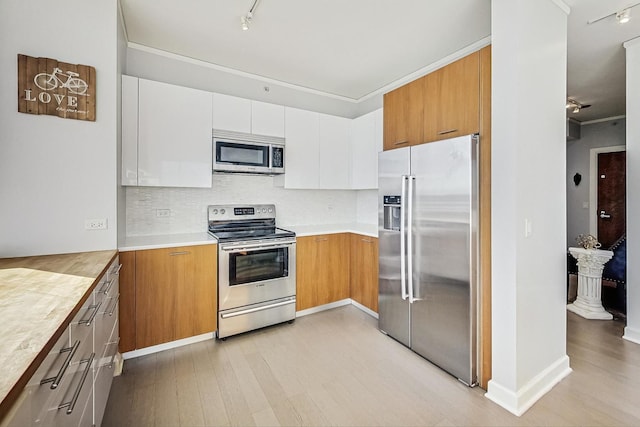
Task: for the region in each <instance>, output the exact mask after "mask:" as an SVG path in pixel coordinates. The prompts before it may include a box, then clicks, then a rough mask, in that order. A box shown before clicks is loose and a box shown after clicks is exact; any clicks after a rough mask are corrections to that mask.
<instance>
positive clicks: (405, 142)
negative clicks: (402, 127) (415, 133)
mask: <svg viewBox="0 0 640 427" xmlns="http://www.w3.org/2000/svg"><path fill="white" fill-rule="evenodd" d="M408 142H409V141H408V140H406V139H405V140H404V141H398V142H396V143H394V144H393V145H402V144H407V143H408Z"/></svg>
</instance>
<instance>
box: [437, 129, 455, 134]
mask: <svg viewBox="0 0 640 427" xmlns="http://www.w3.org/2000/svg"><path fill="white" fill-rule="evenodd" d="M457 130H458V129H447V130H441V131H440V132H438V135H446V134H448V133H453V132H456V131H457Z"/></svg>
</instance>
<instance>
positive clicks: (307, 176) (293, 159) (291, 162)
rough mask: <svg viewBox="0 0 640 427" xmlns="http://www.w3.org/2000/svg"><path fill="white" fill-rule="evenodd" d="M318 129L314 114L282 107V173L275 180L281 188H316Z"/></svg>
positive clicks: (317, 120) (317, 180) (318, 123)
mask: <svg viewBox="0 0 640 427" xmlns="http://www.w3.org/2000/svg"><path fill="white" fill-rule="evenodd" d="M319 126H320V120H319V114H318V113H314V112H312V111H306V110H300V109H297V108H289V107H285V138H286V145H285V153H284V160H285V165H284V167H285V173H284V175H280V176H279V177H277V178H276V179H277V181H276V182H279V183H280V184H284V187H285V188H309V189H315V188H318V185H319V179H318V172H319V167H320V164H319V161H318V157H319V156H318V154H319V150H320V129H319ZM282 181H284V183H283V182H282Z"/></svg>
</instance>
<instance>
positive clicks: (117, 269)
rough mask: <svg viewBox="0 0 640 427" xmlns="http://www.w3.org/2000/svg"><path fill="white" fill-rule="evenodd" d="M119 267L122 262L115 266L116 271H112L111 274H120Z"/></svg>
mask: <svg viewBox="0 0 640 427" xmlns="http://www.w3.org/2000/svg"><path fill="white" fill-rule="evenodd" d="M121 268H122V264H118V268H116V271H114V272H112V273H111V274H113V275H115V276H117V275H118V274H120V269H121Z"/></svg>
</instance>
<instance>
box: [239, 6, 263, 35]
mask: <svg viewBox="0 0 640 427" xmlns="http://www.w3.org/2000/svg"><path fill="white" fill-rule="evenodd" d="M258 1H260V0H253V5H252V6H251V9H249V11H248V12H247V13H246V14H244V15H242V16H241V17H240V28H242V31H247V30H248V29H249V25H250V24H251V20H252V19H253V14H254V11H255V10H256V6H257V5H258Z"/></svg>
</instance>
